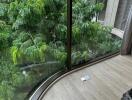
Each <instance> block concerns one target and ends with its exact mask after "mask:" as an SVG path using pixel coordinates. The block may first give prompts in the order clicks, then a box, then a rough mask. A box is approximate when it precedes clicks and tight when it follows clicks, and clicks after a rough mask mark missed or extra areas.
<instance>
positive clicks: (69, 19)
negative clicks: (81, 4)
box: [66, 0, 72, 70]
mask: <svg viewBox="0 0 132 100" xmlns="http://www.w3.org/2000/svg"><path fill="white" fill-rule="evenodd" d="M71 53H72V0H67V64H66V65H67V69H68V70H70V69H71V66H72V65H71Z"/></svg>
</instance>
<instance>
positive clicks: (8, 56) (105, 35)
mask: <svg viewBox="0 0 132 100" xmlns="http://www.w3.org/2000/svg"><path fill="white" fill-rule="evenodd" d="M72 5H73V7H72V10H73V16H72V20H73V24H72V64H79V63H80V62H82V61H84V62H85V61H88V60H89V59H91V58H95V57H97V56H99V55H104V54H106V53H110V52H115V51H117V50H118V49H119V48H120V43H121V41H120V39H118V38H115V37H113V36H112V35H111V34H110V32H111V28H110V27H106V26H103V25H101V24H100V23H98V22H96V21H93V18H94V17H96V16H97V15H98V13H100V11H101V10H102V9H103V4H102V3H95V1H94V0H73V1H72ZM66 45H67V3H66V0H7V1H6V0H5V2H1V3H0V100H23V99H24V97H26V95H27V94H28V92H29V91H31V89H32V86H34V85H35V84H36V83H37V82H38V79H39V78H40V77H47V76H46V75H49V74H48V73H50V74H51V72H49V69H50V67H49V65H46V66H45V67H41V68H36V69H35V68H33V69H32V68H31V66H32V65H33V66H34V65H35V64H51V63H58V62H59V63H60V64H61V65H65V63H66V58H67V52H66V50H67V49H66ZM53 61H54V62H53ZM30 65H31V66H30ZM48 67H49V69H48ZM63 67H64V66H63ZM24 68H27V70H23V69H24ZM28 68H31V69H28ZM56 69H57V68H55V69H54V71H55V70H56ZM58 69H59V66H58ZM50 71H51V69H50ZM54 71H53V72H54ZM36 81H37V82H36ZM20 90H21V91H20Z"/></svg>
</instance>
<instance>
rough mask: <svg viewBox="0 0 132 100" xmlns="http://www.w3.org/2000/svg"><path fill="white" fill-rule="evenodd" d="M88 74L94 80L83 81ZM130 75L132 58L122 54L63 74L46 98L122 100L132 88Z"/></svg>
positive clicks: (63, 99)
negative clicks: (68, 73)
mask: <svg viewBox="0 0 132 100" xmlns="http://www.w3.org/2000/svg"><path fill="white" fill-rule="evenodd" d="M87 74H88V75H89V76H90V78H91V79H90V80H88V81H85V82H82V81H81V79H80V78H81V77H82V76H83V75H87ZM131 75H132V57H131V56H120V55H119V56H116V57H113V58H111V59H109V60H106V61H104V62H101V63H98V64H96V65H93V66H91V67H88V68H85V69H83V70H80V71H78V72H75V73H73V74H71V75H68V76H66V77H64V78H63V79H61V80H60V81H58V82H57V83H56V84H54V86H53V87H51V89H50V90H49V91H48V92H47V93H46V94H45V96H44V98H43V100H121V97H122V95H123V93H124V92H126V91H127V90H129V89H130V88H132V76H131Z"/></svg>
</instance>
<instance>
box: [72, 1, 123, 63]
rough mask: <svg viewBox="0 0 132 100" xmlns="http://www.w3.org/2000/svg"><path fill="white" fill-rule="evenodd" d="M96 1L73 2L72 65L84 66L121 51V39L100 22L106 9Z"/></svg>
mask: <svg viewBox="0 0 132 100" xmlns="http://www.w3.org/2000/svg"><path fill="white" fill-rule="evenodd" d="M104 7H105V6H104V4H103V3H97V2H96V0H73V7H72V10H73V18H72V19H73V26H72V32H73V34H72V38H73V40H72V64H73V65H77V64H82V63H85V62H88V61H91V60H94V59H95V58H98V57H101V56H104V55H106V54H111V53H115V52H117V51H118V50H119V49H120V46H121V39H120V38H118V37H116V36H114V35H112V34H111V30H112V28H111V27H108V26H107V27H106V26H104V25H102V24H101V23H100V22H98V18H97V17H98V15H99V14H100V12H101V11H102V10H103V8H104Z"/></svg>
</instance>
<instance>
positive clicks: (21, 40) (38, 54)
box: [11, 32, 47, 64]
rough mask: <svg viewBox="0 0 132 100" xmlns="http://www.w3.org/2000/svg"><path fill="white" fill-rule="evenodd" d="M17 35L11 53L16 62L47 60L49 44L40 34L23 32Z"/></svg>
mask: <svg viewBox="0 0 132 100" xmlns="http://www.w3.org/2000/svg"><path fill="white" fill-rule="evenodd" d="M19 34H20V36H16V39H15V40H14V41H13V47H11V55H12V60H13V62H14V64H24V63H25V64H26V63H29V62H30V63H38V62H45V51H46V49H47V45H46V43H45V42H44V40H43V39H42V37H40V36H36V35H35V36H32V35H31V34H30V33H27V32H21V33H19Z"/></svg>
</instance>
